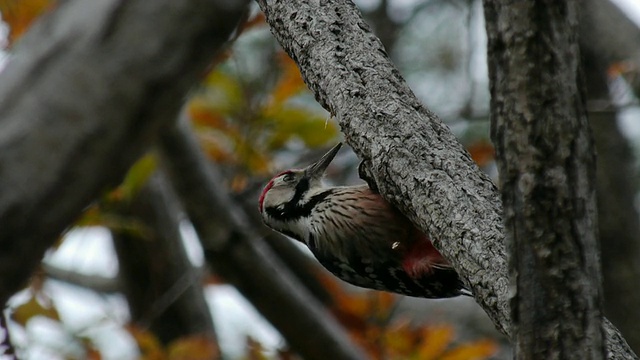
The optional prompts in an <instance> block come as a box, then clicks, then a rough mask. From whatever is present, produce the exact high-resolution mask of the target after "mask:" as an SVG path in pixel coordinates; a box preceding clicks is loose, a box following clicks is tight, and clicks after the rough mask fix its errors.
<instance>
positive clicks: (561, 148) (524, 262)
mask: <svg viewBox="0 0 640 360" xmlns="http://www.w3.org/2000/svg"><path fill="white" fill-rule="evenodd" d="M484 4H485V18H486V24H487V34H488V39H489V42H488V58H489V78H490V81H491V109H492V139H493V142H494V144H495V146H496V155H497V156H496V158H497V162H498V168H499V172H500V184H501V187H502V201H503V206H504V209H505V212H504V221H505V228H506V238H507V241H508V242H507V245H508V248H509V254H510V256H511V257H510V263H509V268H510V273H511V278H512V283H513V286H512V288H513V290H512V291H513V292H512V294H511V296H512V301H511V312H512V329H513V333H514V337H515V350H516V357H517V358H518V359H602V358H604V355H605V349H604V334H603V329H602V311H601V303H602V300H601V293H600V289H601V278H600V260H599V256H598V246H597V216H596V213H597V208H596V194H595V188H596V187H595V182H596V176H595V175H596V174H595V152H594V148H593V140H592V137H591V132H590V128H589V124H588V122H587V116H586V109H585V105H584V97H583V94H582V91H581V90H582V89H581V88H580V86H581V85H583V79H582V78H581V76H580V71H581V70H580V53H579V49H578V42H577V30H576V27H577V7H576V6H577V4H576V2H574V1H572V0H568V1H560V0H554V1H542V2H519V3H512V2H508V1H501V0H495V1H489V0H487V1H485V2H484Z"/></svg>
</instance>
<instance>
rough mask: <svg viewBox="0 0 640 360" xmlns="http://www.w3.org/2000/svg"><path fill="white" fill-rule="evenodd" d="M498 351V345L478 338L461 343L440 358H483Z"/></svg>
mask: <svg viewBox="0 0 640 360" xmlns="http://www.w3.org/2000/svg"><path fill="white" fill-rule="evenodd" d="M496 351H498V346H497V345H496V343H495V342H493V341H491V340H480V341H476V342H472V343H468V344H462V345H460V346H458V347H456V348H455V349H453V350H451V351H449V352H447V353H446V354H445V355H444V356H442V357H441V358H440V360H483V359H487V358H489V357H490V356H492V355H493V354H495V353H496Z"/></svg>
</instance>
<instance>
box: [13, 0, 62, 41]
mask: <svg viewBox="0 0 640 360" xmlns="http://www.w3.org/2000/svg"><path fill="white" fill-rule="evenodd" d="M53 5H54V2H53V1H51V0H0V13H2V20H4V21H5V22H6V23H7V24H8V25H9V45H11V44H13V43H14V42H15V41H16V40H17V39H18V38H19V37H20V36H21V35H22V34H23V33H24V32H25V31H27V29H29V26H31V23H32V22H33V21H34V20H35V19H36V18H38V17H39V16H40V15H42V14H44V13H45V12H46V11H47V10H49V9H50V8H51V7H52V6H53Z"/></svg>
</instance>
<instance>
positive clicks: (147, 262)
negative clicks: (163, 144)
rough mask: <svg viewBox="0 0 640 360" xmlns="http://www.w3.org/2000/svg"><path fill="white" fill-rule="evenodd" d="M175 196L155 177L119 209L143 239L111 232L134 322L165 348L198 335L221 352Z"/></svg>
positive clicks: (162, 180) (128, 232)
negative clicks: (138, 226) (184, 240)
mask: <svg viewBox="0 0 640 360" xmlns="http://www.w3.org/2000/svg"><path fill="white" fill-rule="evenodd" d="M172 195H173V194H171V193H170V191H169V188H168V187H167V184H165V182H164V179H163V178H162V177H161V175H160V174H156V175H154V176H153V177H152V178H151V179H150V180H149V182H148V183H147V185H145V187H144V188H142V189H141V190H140V192H139V193H138V194H136V195H135V197H134V198H133V199H132V201H131V203H130V204H129V205H128V206H127V205H121V206H118V207H125V206H126V209H122V210H121V211H120V213H121V214H123V216H127V217H128V218H134V219H138V220H139V221H140V222H141V225H142V226H144V231H143V233H142V234H140V233H137V234H134V233H132V232H131V231H123V230H120V231H113V232H112V233H113V236H114V246H115V250H116V254H117V255H118V264H119V269H120V272H119V277H120V279H121V282H122V284H123V285H124V289H123V293H124V295H125V297H126V299H127V302H128V304H129V309H130V313H131V318H132V322H133V323H134V324H137V325H140V326H142V327H144V328H149V329H150V330H151V331H152V332H153V333H154V334H155V335H156V336H157V337H158V338H159V339H160V341H162V343H164V344H169V343H170V342H171V341H174V340H177V339H179V338H181V337H187V336H194V335H197V336H203V337H205V338H207V340H208V341H209V342H210V343H211V344H212V345H213V346H215V347H217V343H216V339H215V334H214V328H213V320H212V318H211V312H210V311H209V306H208V305H207V302H206V299H205V297H204V291H203V288H202V276H201V274H200V272H199V271H198V270H197V269H195V268H194V266H193V265H192V264H191V261H190V260H189V258H188V256H187V253H186V250H185V249H184V246H183V244H182V237H181V235H180V207H179V204H178V202H177V199H175V197H174V196H172ZM219 356H220V354H219V353H218V354H217V357H219Z"/></svg>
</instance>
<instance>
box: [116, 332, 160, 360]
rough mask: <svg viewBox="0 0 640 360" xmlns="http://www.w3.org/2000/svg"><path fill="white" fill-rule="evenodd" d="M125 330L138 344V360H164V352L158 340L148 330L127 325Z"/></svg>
mask: <svg viewBox="0 0 640 360" xmlns="http://www.w3.org/2000/svg"><path fill="white" fill-rule="evenodd" d="M126 330H127V331H128V332H129V334H131V336H132V337H133V339H134V340H135V341H136V344H138V350H139V351H140V357H139V359H140V360H164V359H165V356H164V351H163V348H162V344H161V343H160V340H158V338H157V337H156V336H155V335H154V334H153V333H152V332H151V331H149V330H145V329H142V328H140V327H137V326H134V325H129V326H127V327H126Z"/></svg>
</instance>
